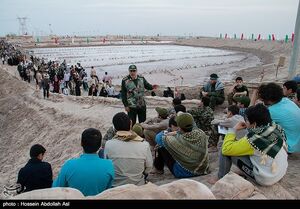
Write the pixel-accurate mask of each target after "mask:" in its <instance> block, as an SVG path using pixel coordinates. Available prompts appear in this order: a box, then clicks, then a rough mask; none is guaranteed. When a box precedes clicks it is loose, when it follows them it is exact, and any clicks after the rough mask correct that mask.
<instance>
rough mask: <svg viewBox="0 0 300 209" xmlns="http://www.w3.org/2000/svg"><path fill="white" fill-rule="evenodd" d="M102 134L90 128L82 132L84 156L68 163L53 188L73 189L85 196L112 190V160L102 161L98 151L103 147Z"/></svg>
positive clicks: (113, 173) (63, 167)
mask: <svg viewBox="0 0 300 209" xmlns="http://www.w3.org/2000/svg"><path fill="white" fill-rule="evenodd" d="M101 139H102V136H101V132H100V131H99V130H98V129H94V128H88V129H86V130H84V131H83V132H82V135H81V146H82V148H83V152H84V153H83V154H82V155H81V156H80V157H79V158H74V159H70V160H68V161H66V162H65V163H64V165H63V166H62V168H61V170H60V172H59V174H58V176H57V178H56V179H55V181H54V182H53V184H52V187H71V188H75V189H78V190H79V191H81V192H82V194H83V195H84V196H91V195H97V194H99V193H100V192H103V191H104V190H106V189H109V188H111V186H112V184H113V181H114V177H115V171H114V166H113V163H112V161H111V160H107V159H101V158H99V156H98V155H97V151H98V150H99V148H100V146H101Z"/></svg>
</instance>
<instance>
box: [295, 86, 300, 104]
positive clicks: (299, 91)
mask: <svg viewBox="0 0 300 209" xmlns="http://www.w3.org/2000/svg"><path fill="white" fill-rule="evenodd" d="M296 93H297V100H298V101H300V88H299V89H297V91H296Z"/></svg>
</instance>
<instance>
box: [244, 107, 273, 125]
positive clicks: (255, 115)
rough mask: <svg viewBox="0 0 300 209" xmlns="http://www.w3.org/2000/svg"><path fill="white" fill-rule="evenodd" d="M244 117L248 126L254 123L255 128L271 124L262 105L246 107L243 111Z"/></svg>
mask: <svg viewBox="0 0 300 209" xmlns="http://www.w3.org/2000/svg"><path fill="white" fill-rule="evenodd" d="M245 117H246V119H247V120H248V121H249V122H250V124H253V123H254V122H256V126H265V125H268V124H269V123H271V122H272V119H271V114H270V112H269V110H268V108H267V107H266V106H264V105H263V104H257V105H255V106H250V107H248V109H246V111H245Z"/></svg>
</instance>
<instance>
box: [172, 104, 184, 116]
mask: <svg viewBox="0 0 300 209" xmlns="http://www.w3.org/2000/svg"><path fill="white" fill-rule="evenodd" d="M174 110H175V115H177V113H179V112H186V107H185V106H184V105H182V104H180V105H176V106H175V107H174Z"/></svg>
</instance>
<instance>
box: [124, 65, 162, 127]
mask: <svg viewBox="0 0 300 209" xmlns="http://www.w3.org/2000/svg"><path fill="white" fill-rule="evenodd" d="M128 70H129V75H128V76H126V77H125V78H123V80H122V89H121V92H122V102H123V104H124V107H125V110H126V112H127V113H128V116H129V118H130V119H131V120H132V125H134V124H135V123H136V117H137V116H138V119H139V123H142V122H144V121H145V120H146V102H145V99H144V93H145V89H147V90H153V89H156V88H157V87H158V86H157V85H151V84H150V83H148V81H147V80H146V79H145V78H144V77H143V76H140V75H138V74H137V67H136V66H135V65H130V66H129V69H128Z"/></svg>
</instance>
